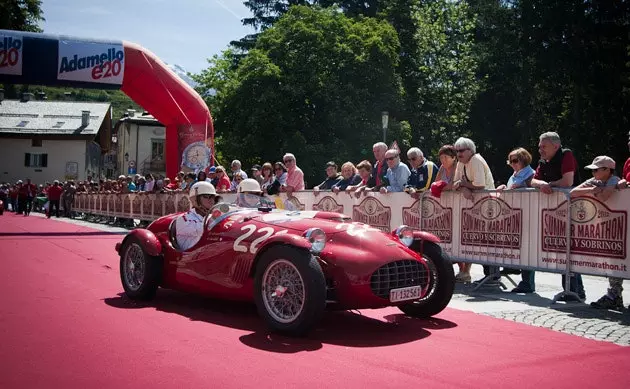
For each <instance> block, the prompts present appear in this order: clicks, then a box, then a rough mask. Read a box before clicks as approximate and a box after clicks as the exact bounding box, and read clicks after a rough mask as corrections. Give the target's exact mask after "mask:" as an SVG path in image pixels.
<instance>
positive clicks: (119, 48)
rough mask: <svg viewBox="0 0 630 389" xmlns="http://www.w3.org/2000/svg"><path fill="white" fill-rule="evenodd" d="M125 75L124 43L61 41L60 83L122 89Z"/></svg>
mask: <svg viewBox="0 0 630 389" xmlns="http://www.w3.org/2000/svg"><path fill="white" fill-rule="evenodd" d="M124 74H125V50H124V48H123V45H122V42H121V43H120V44H110V43H99V42H86V41H71V40H60V41H59V63H58V67H57V79H59V80H66V81H82V82H91V83H102V84H116V85H121V84H122V81H123V76H124Z"/></svg>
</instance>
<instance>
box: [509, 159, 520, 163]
mask: <svg viewBox="0 0 630 389" xmlns="http://www.w3.org/2000/svg"><path fill="white" fill-rule="evenodd" d="M510 163H519V160H518V159H510Z"/></svg>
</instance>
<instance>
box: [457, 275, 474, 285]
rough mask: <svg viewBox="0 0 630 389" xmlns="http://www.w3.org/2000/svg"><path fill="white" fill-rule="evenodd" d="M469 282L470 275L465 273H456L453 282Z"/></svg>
mask: <svg viewBox="0 0 630 389" xmlns="http://www.w3.org/2000/svg"><path fill="white" fill-rule="evenodd" d="M470 280H471V278H470V274H467V273H457V275H456V276H455V282H463V283H467V282H470Z"/></svg>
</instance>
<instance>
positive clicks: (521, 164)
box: [497, 147, 536, 190]
mask: <svg viewBox="0 0 630 389" xmlns="http://www.w3.org/2000/svg"><path fill="white" fill-rule="evenodd" d="M531 163H532V155H531V154H530V153H529V151H527V150H525V149H524V148H522V147H519V148H518V149H514V150H512V151H511V152H510V154H508V160H507V164H508V165H509V166H511V167H512V169H514V173H513V174H512V176H511V177H510V179H509V180H508V182H507V185H499V187H497V190H504V189H517V188H525V187H528V186H531V183H532V178H534V173H536V172H535V171H534V169H532V167H531V166H530V164H531Z"/></svg>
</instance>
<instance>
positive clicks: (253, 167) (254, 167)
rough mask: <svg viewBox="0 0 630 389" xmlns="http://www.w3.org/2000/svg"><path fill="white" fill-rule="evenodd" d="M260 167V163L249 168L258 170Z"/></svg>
mask: <svg viewBox="0 0 630 389" xmlns="http://www.w3.org/2000/svg"><path fill="white" fill-rule="evenodd" d="M260 169H262V167H261V166H260V165H258V164H256V165H254V166H252V169H251V170H260Z"/></svg>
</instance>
